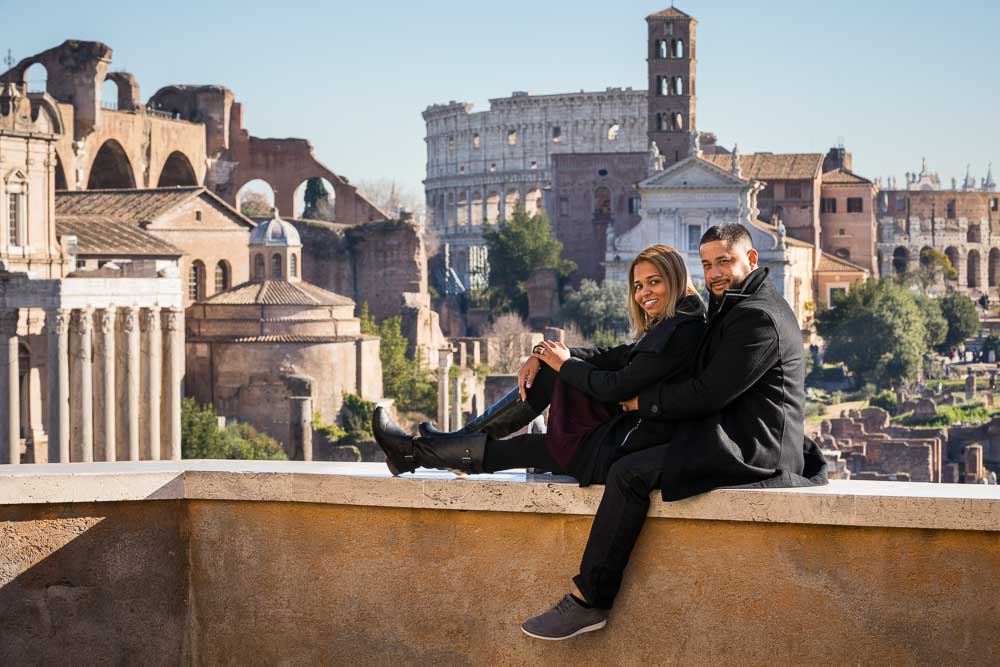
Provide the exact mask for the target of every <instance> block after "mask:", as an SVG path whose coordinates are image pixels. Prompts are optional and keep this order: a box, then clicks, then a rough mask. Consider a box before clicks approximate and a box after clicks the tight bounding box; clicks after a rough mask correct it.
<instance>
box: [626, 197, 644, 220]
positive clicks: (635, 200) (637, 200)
mask: <svg viewBox="0 0 1000 667" xmlns="http://www.w3.org/2000/svg"><path fill="white" fill-rule="evenodd" d="M641 209H642V198H641V197H639V195H635V196H633V197H629V198H628V214H629V215H639V211H640V210H641Z"/></svg>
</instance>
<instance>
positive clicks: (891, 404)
mask: <svg viewBox="0 0 1000 667" xmlns="http://www.w3.org/2000/svg"><path fill="white" fill-rule="evenodd" d="M868 405H870V406H872V407H875V408H882V409H883V410H885V411H886V412H888V413H889V414H890V415H894V414H896V408H898V407H899V405H898V403H897V402H896V394H894V393H893V392H891V391H889V390H888V389H887V390H886V391H883V392H879V393H878V394H875V395H874V396H872V397H871V398H869V399H868Z"/></svg>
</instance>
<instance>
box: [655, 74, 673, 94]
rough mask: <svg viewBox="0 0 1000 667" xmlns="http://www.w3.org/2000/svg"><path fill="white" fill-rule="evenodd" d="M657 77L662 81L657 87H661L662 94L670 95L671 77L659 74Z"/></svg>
mask: <svg viewBox="0 0 1000 667" xmlns="http://www.w3.org/2000/svg"><path fill="white" fill-rule="evenodd" d="M656 78H657V79H658V80H659V82H660V83H659V85H658V86H657V88H658V89H659V92H660V95H661V96H663V95H669V94H670V77H669V76H658V77H656Z"/></svg>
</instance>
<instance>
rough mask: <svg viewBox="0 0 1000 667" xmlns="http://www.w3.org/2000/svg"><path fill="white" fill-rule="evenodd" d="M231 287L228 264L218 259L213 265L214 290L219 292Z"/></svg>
mask: <svg viewBox="0 0 1000 667" xmlns="http://www.w3.org/2000/svg"><path fill="white" fill-rule="evenodd" d="M230 287H231V285H230V284H229V265H228V264H226V262H225V261H220V262H219V263H218V264H216V265H215V291H216V292H221V291H223V290H227V289H229V288H230Z"/></svg>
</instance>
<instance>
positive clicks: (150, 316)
mask: <svg viewBox="0 0 1000 667" xmlns="http://www.w3.org/2000/svg"><path fill="white" fill-rule="evenodd" d="M142 332H143V334H144V335H145V336H146V347H147V349H148V351H149V352H148V354H147V356H146V364H145V366H143V382H144V384H145V385H146V391H145V392H144V393H145V396H146V398H147V400H148V401H149V405H148V406H147V407H146V433H145V437H144V438H143V439H144V440H145V441H146V442H147V443H148V447H149V453H148V456H147V458H148V459H149V460H150V461H159V460H160V447H161V445H162V443H161V442H160V397H161V392H162V375H163V330H162V329H161V328H160V309H159V308H147V309H146V310H144V311H142Z"/></svg>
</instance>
